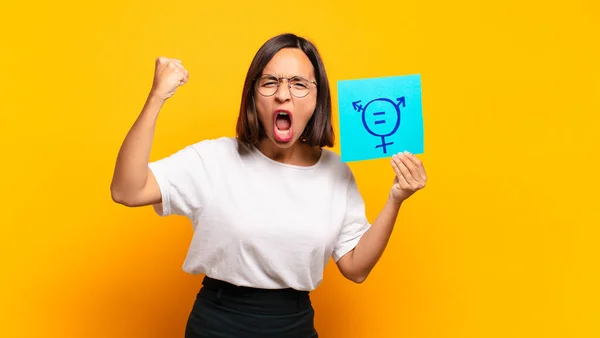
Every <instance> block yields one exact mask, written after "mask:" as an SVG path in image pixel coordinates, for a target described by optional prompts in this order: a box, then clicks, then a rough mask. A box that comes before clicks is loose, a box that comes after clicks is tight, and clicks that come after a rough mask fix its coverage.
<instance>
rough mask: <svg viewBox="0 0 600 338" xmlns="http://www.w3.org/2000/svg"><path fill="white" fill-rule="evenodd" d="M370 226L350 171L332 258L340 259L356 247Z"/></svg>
mask: <svg viewBox="0 0 600 338" xmlns="http://www.w3.org/2000/svg"><path fill="white" fill-rule="evenodd" d="M370 227H371V224H370V223H369V221H368V219H367V216H366V213H365V204H364V201H363V198H362V196H361V194H360V192H359V190H358V186H357V184H356V180H355V178H354V175H353V174H352V172H350V174H349V180H348V187H347V190H346V209H345V215H344V221H343V224H342V228H341V230H340V233H339V234H338V237H337V240H336V242H335V246H334V248H333V259H334V261H335V262H337V261H338V260H340V258H342V257H343V256H344V255H345V254H347V253H348V252H350V251H351V250H352V249H354V248H355V247H356V245H357V244H358V241H359V240H360V238H361V237H362V235H363V234H364V233H365V232H366V231H367V230H368V229H369V228H370Z"/></svg>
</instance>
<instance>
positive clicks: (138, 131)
mask: <svg viewBox="0 0 600 338" xmlns="http://www.w3.org/2000/svg"><path fill="white" fill-rule="evenodd" d="M163 104H164V100H161V99H159V98H156V97H155V96H153V95H149V96H148V99H147V100H146V102H145V104H144V107H143V109H142V111H141V113H140V115H139V116H138V118H137V119H136V121H135V122H134V124H133V126H132V127H131V129H130V130H129V132H128V133H127V135H126V137H125V140H124V141H123V144H122V145H121V148H120V150H119V153H118V155H117V161H116V165H115V170H114V175H113V179H112V183H111V193H112V194H113V197H116V198H117V199H118V198H126V197H127V196H130V195H132V194H135V193H137V192H139V191H141V190H142V189H143V188H144V186H145V185H146V182H147V180H148V161H149V158H150V150H151V148H152V140H153V138H154V132H155V126H156V120H157V118H158V114H159V111H160V109H161V107H162V105H163Z"/></svg>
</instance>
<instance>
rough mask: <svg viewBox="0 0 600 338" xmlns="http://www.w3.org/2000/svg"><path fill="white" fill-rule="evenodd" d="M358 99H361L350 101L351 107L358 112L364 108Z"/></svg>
mask: <svg viewBox="0 0 600 338" xmlns="http://www.w3.org/2000/svg"><path fill="white" fill-rule="evenodd" d="M360 101H361V100H358V101H354V102H352V107H354V110H356V111H357V112H359V113H360V112H361V111H363V110H364V109H363V107H362V106H361V105H360V104H359V103H360Z"/></svg>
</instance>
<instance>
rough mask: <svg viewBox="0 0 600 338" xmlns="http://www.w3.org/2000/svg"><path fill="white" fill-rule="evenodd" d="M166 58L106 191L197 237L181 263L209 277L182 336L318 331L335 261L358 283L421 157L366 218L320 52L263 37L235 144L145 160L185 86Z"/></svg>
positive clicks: (415, 178) (204, 144)
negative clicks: (321, 290) (328, 271)
mask: <svg viewBox="0 0 600 338" xmlns="http://www.w3.org/2000/svg"><path fill="white" fill-rule="evenodd" d="M188 76H189V74H188V72H187V70H186V69H185V68H184V66H183V64H182V62H181V61H180V60H176V59H169V58H164V57H160V58H158V59H157V60H156V68H155V74H154V82H153V85H152V89H151V91H150V94H149V96H148V98H147V101H146V104H145V105H144V108H143V110H142V112H141V114H140V115H139V117H138V118H137V120H136V121H135V123H134V124H133V126H132V128H131V130H130V131H129V133H128V134H127V136H126V138H125V140H124V142H123V145H122V147H121V149H120V152H119V154H118V157H117V163H116V168H115V172H114V177H113V181H112V184H111V192H112V197H113V199H114V201H116V202H117V203H121V204H123V205H126V206H131V207H134V206H145V205H153V207H154V209H155V210H156V212H157V213H158V214H159V215H162V216H166V215H171V214H177V215H184V216H186V217H188V218H189V219H190V220H191V221H192V224H193V228H194V235H193V238H192V241H191V244H190V247H189V251H188V254H187V257H186V259H185V262H184V265H183V269H184V270H185V271H186V272H189V273H192V274H205V277H204V280H203V286H202V287H201V289H200V292H199V293H198V295H197V298H196V301H195V303H194V306H193V309H192V311H191V313H190V316H189V319H188V322H187V326H186V334H185V336H186V337H188V338H192V337H193V338H198V337H236V338H240V337H244V338H249V337H261V338H266V337H279V338H280V337H299V338H300V337H301V338H308V337H317V332H316V330H315V328H314V322H313V318H314V310H313V308H312V305H311V301H310V296H309V292H310V291H311V290H314V289H315V288H316V287H317V286H318V285H319V284H320V282H321V278H322V274H323V269H324V267H325V265H326V263H327V262H328V261H329V259H330V258H331V257H332V258H333V260H334V261H335V263H336V265H337V266H338V268H339V270H340V272H341V273H342V274H343V276H345V277H346V278H348V279H350V280H351V281H354V282H356V283H361V282H363V281H364V280H365V278H367V275H368V274H369V272H370V271H371V270H372V269H373V267H374V266H375V264H376V262H377V261H378V260H379V258H380V256H381V255H382V253H383V251H384V249H385V247H386V244H387V242H388V240H389V238H390V234H391V232H392V229H393V227H394V223H395V221H396V217H397V215H398V211H399V209H400V206H401V204H402V202H403V201H404V200H406V199H407V198H408V197H409V196H411V195H412V194H413V193H414V192H415V191H417V190H419V189H422V188H423V187H424V186H425V182H426V179H427V177H426V174H425V170H424V168H423V165H422V163H421V161H419V159H418V158H417V157H415V156H414V155H412V154H409V153H400V154H397V155H394V156H393V158H392V159H391V162H390V164H391V171H390V174H395V175H394V177H395V178H394V181H393V184H392V186H391V189H390V191H389V198H388V200H387V203H386V204H385V206H384V208H383V210H382V211H381V212H380V214H379V216H378V217H377V219H376V220H375V221H374V222H373V223H370V222H369V221H368V220H367V218H366V216H365V206H364V204H363V199H362V197H361V195H360V193H359V191H358V188H357V185H356V181H355V179H354V176H353V174H352V172H351V171H350V169H349V167H348V166H347V165H346V164H345V163H343V162H341V161H340V158H339V156H338V155H337V154H336V153H334V152H332V151H331V150H327V149H325V148H324V147H331V146H333V142H334V133H333V129H332V124H331V96H330V91H329V83H328V79H327V75H326V73H325V68H324V66H323V62H322V60H321V57H320V55H319V53H318V51H317V49H316V48H315V46H314V45H313V44H312V43H311V42H309V41H307V40H306V39H304V38H301V37H298V36H296V35H293V34H282V35H279V36H276V37H273V38H271V39H270V40H268V41H267V42H266V43H265V44H264V45H263V46H262V47H261V48H260V49H259V50H258V52H257V54H256V55H255V57H254V59H253V61H252V64H251V65H250V68H249V70H248V73H247V76H246V80H245V83H244V89H243V93H242V100H241V107H240V112H239V117H238V121H237V137H235V138H234V137H231V138H230V137H221V138H217V139H210V140H201V141H199V142H197V143H195V144H192V145H189V146H187V147H184V148H183V149H181V150H179V151H177V152H175V153H174V154H172V155H171V156H168V157H165V158H163V159H160V160H158V161H155V162H151V163H148V162H149V154H150V148H151V145H152V139H153V134H154V128H155V124H156V120H157V117H158V114H159V111H160V109H161V107H162V105H163V104H164V103H165V102H166V100H167V99H168V98H170V97H171V96H172V95H173V93H175V91H176V89H177V88H178V87H179V86H181V85H184V84H185V83H186V82H187V81H188Z"/></svg>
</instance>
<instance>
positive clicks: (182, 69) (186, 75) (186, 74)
mask: <svg viewBox="0 0 600 338" xmlns="http://www.w3.org/2000/svg"><path fill="white" fill-rule="evenodd" d="M175 65H176V66H177V67H176V68H175V69H176V70H178V71H179V72H181V73H182V74H183V75H185V78H186V81H187V79H188V78H189V77H190V73H189V72H188V71H187V69H185V67H183V66H182V65H181V64H177V63H176V64H175Z"/></svg>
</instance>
